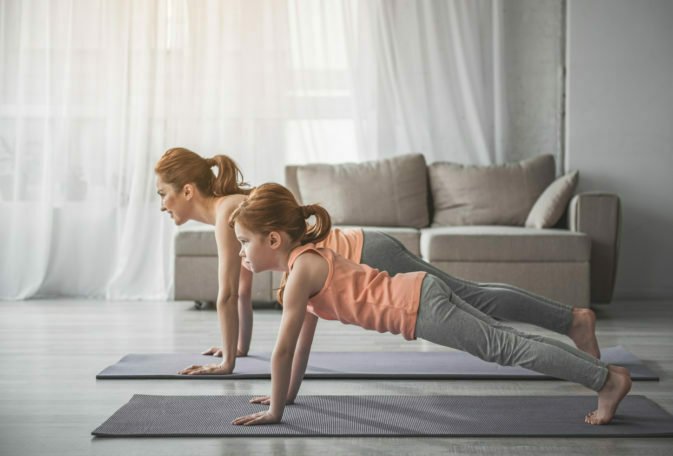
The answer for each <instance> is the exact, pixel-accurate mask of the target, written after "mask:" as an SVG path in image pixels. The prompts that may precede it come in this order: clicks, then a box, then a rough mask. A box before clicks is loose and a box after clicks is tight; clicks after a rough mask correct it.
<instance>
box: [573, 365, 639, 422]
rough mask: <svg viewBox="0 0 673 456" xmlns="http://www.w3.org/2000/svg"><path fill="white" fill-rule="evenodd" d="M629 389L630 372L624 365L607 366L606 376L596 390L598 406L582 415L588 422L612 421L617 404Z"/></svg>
mask: <svg viewBox="0 0 673 456" xmlns="http://www.w3.org/2000/svg"><path fill="white" fill-rule="evenodd" d="M630 390H631V374H629V370H628V369H626V368H625V367H621V366H614V365H612V364H610V365H609V366H608V378H607V380H606V381H605V385H603V388H602V389H601V390H600V391H599V392H598V408H597V409H596V410H594V411H593V412H589V413H588V414H587V415H586V416H585V417H584V422H585V423H588V424H607V423H609V422H610V421H612V418H613V417H614V416H615V412H616V411H617V406H618V405H619V403H620V402H621V401H622V399H624V396H626V395H627V394H628V392H629V391H630Z"/></svg>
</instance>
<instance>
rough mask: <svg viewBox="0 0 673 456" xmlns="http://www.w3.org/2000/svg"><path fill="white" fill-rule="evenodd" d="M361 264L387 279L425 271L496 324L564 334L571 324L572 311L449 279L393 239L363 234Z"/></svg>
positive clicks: (500, 287) (506, 288)
mask: <svg viewBox="0 0 673 456" xmlns="http://www.w3.org/2000/svg"><path fill="white" fill-rule="evenodd" d="M360 262H361V263H362V264H366V265H368V266H371V267H373V268H376V269H379V270H381V271H387V272H388V273H389V274H390V275H391V276H392V275H395V274H397V273H400V272H415V271H425V272H427V273H428V274H432V275H433V276H435V277H438V278H439V279H441V280H442V281H443V282H444V283H445V284H446V285H448V286H449V288H450V289H451V290H452V291H453V293H455V294H456V295H457V296H458V297H460V298H461V299H462V300H463V301H464V302H467V303H468V304H469V305H471V306H472V307H475V308H477V309H479V310H480V311H481V312H483V313H485V314H487V315H490V316H491V317H494V318H497V319H499V320H507V321H520V322H524V323H531V324H534V325H536V326H540V327H542V328H545V329H549V330H551V331H555V332H557V333H560V334H567V333H568V330H569V329H570V324H571V323H572V319H573V314H572V307H571V306H568V305H566V304H562V303H560V302H556V301H552V300H551V299H547V298H544V297H542V296H538V295H536V294H533V293H531V292H529V291H526V290H522V289H520V288H517V287H514V286H512V285H505V284H488V283H474V282H470V281H468V280H463V279H459V278H457V277H453V276H450V275H449V274H447V273H445V272H444V271H442V270H441V269H438V268H436V267H434V266H433V265H431V264H430V263H428V262H426V261H423V260H422V259H420V258H418V257H417V256H416V255H414V254H413V253H411V252H409V251H408V250H407V249H406V247H404V245H403V244H402V243H401V242H400V241H398V240H397V239H395V238H393V237H391V236H388V235H387V234H385V233H381V232H378V231H365V232H364V244H363V246H362V258H361V260H360Z"/></svg>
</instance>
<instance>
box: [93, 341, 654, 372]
mask: <svg viewBox="0 0 673 456" xmlns="http://www.w3.org/2000/svg"><path fill="white" fill-rule="evenodd" d="M270 356H271V355H270V354H268V353H261V354H251V355H250V356H246V357H243V358H237V359H236V369H235V371H234V373H233V374H230V375H179V374H177V372H178V371H180V370H182V369H184V368H185V367H187V366H190V365H192V364H200V365H201V364H210V363H218V362H220V360H221V358H216V357H213V356H204V355H194V354H184V353H182V354H181V353H157V354H131V355H127V356H125V357H123V358H122V359H121V360H119V361H118V362H117V363H116V364H113V365H112V366H109V367H107V368H105V369H104V370H103V371H102V372H100V373H99V374H98V375H97V376H96V378H98V379H129V378H133V379H190V380H191V379H195V380H204V379H205V380H208V379H246V378H262V379H264V378H270V377H271V374H270V372H271V371H270V365H269V360H270ZM601 358H602V359H603V360H604V361H605V362H607V363H610V364H618V365H620V366H624V367H627V368H628V369H629V370H630V371H631V378H632V379H633V380H658V379H659V377H657V375H656V374H655V373H654V372H652V371H651V370H650V369H649V368H647V366H645V365H644V364H642V362H641V361H640V360H639V359H638V358H637V357H636V356H634V355H633V354H632V353H629V352H627V351H626V350H624V348H623V347H621V346H618V347H610V348H606V349H604V350H602V356H601ZM305 378H329V379H335V378H355V379H380V378H388V379H521V380H548V379H550V377H548V376H545V375H543V374H540V373H537V372H533V371H530V370H528V369H524V368H522V367H509V366H507V367H506V366H499V365H497V364H495V363H487V362H485V361H482V360H480V359H479V358H476V357H474V356H472V355H469V354H467V353H464V352H459V351H452V352H311V357H310V358H309V364H308V368H307V369H306V375H305Z"/></svg>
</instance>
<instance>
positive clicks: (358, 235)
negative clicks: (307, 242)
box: [315, 228, 364, 263]
mask: <svg viewBox="0 0 673 456" xmlns="http://www.w3.org/2000/svg"><path fill="white" fill-rule="evenodd" d="M363 244H364V235H363V234H362V229H360V228H344V229H341V228H332V229H331V230H330V232H329V234H328V235H327V237H326V238H325V239H323V240H322V241H320V242H316V244H315V246H316V247H317V248H321V247H324V248H328V249H332V250H334V251H335V252H336V253H338V254H339V255H341V256H342V257H346V258H348V259H349V260H351V261H352V262H354V263H359V262H360V259H361V258H362V246H363Z"/></svg>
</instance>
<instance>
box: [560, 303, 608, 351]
mask: <svg viewBox="0 0 673 456" xmlns="http://www.w3.org/2000/svg"><path fill="white" fill-rule="evenodd" d="M568 337H570V338H571V339H572V340H573V342H575V345H576V346H577V348H579V349H580V350H582V351H583V352H586V353H589V354H590V355H591V356H593V357H595V358H600V357H601V351H600V349H599V348H598V340H596V314H595V313H594V311H593V310H591V309H584V308H579V307H574V308H573V321H572V323H571V324H570V329H569V330H568Z"/></svg>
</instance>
